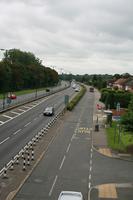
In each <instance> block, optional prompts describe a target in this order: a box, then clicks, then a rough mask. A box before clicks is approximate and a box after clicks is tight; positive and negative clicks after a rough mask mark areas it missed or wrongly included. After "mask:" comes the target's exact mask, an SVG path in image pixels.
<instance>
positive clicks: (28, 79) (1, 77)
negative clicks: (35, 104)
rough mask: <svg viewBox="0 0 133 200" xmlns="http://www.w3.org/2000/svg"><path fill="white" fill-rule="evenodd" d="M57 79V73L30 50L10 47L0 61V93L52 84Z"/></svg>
mask: <svg viewBox="0 0 133 200" xmlns="http://www.w3.org/2000/svg"><path fill="white" fill-rule="evenodd" d="M58 81H59V76H58V73H57V72H56V71H55V70H54V69H51V68H48V67H45V66H43V65H42V63H41V60H39V59H38V58H36V57H35V55H34V54H32V53H30V52H23V51H20V50H18V49H10V50H8V51H6V52H5V54H4V58H3V60H2V61H1V62H0V92H1V93H6V92H12V91H19V90H25V89H37V88H41V87H47V86H54V85H55V84H57V83H58Z"/></svg>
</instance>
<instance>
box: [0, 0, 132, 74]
mask: <svg viewBox="0 0 133 200" xmlns="http://www.w3.org/2000/svg"><path fill="white" fill-rule="evenodd" d="M0 10H1V12H0V41H1V44H0V48H5V49H10V48H18V49H20V50H24V51H30V52H32V53H34V54H35V55H36V56H37V57H38V58H40V59H41V60H42V61H43V64H44V65H46V66H56V68H55V69H57V70H58V71H59V69H61V68H62V69H63V70H64V72H67V73H69V72H71V73H74V74H85V73H87V74H92V73H98V74H104V73H109V74H114V73H120V74H122V73H125V72H128V73H130V74H133V0H10V1H8V0H0ZM0 54H1V55H0V57H1V56H2V52H0Z"/></svg>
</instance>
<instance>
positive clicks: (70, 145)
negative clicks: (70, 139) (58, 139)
mask: <svg viewBox="0 0 133 200" xmlns="http://www.w3.org/2000/svg"><path fill="white" fill-rule="evenodd" d="M70 146H71V144H69V145H68V147H67V150H66V152H67V153H68V151H69V149H70Z"/></svg>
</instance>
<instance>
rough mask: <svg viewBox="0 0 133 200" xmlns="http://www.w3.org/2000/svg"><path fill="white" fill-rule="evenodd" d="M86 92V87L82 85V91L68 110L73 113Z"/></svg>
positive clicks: (68, 106)
mask: <svg viewBox="0 0 133 200" xmlns="http://www.w3.org/2000/svg"><path fill="white" fill-rule="evenodd" d="M85 92H86V87H85V86H84V85H82V88H81V91H80V92H78V94H77V95H76V96H75V97H74V98H73V99H72V100H71V101H70V102H69V104H68V105H67V110H70V111H71V110H72V109H73V108H74V107H75V105H77V103H78V102H79V101H80V99H81V98H82V97H83V95H84V94H85Z"/></svg>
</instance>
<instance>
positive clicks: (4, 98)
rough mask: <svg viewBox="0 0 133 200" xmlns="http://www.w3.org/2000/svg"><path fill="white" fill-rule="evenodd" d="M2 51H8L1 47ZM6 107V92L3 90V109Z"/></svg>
mask: <svg viewBox="0 0 133 200" xmlns="http://www.w3.org/2000/svg"><path fill="white" fill-rule="evenodd" d="M0 50H1V51H7V50H6V49H0ZM4 108H5V92H4V91H3V110H4Z"/></svg>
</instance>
